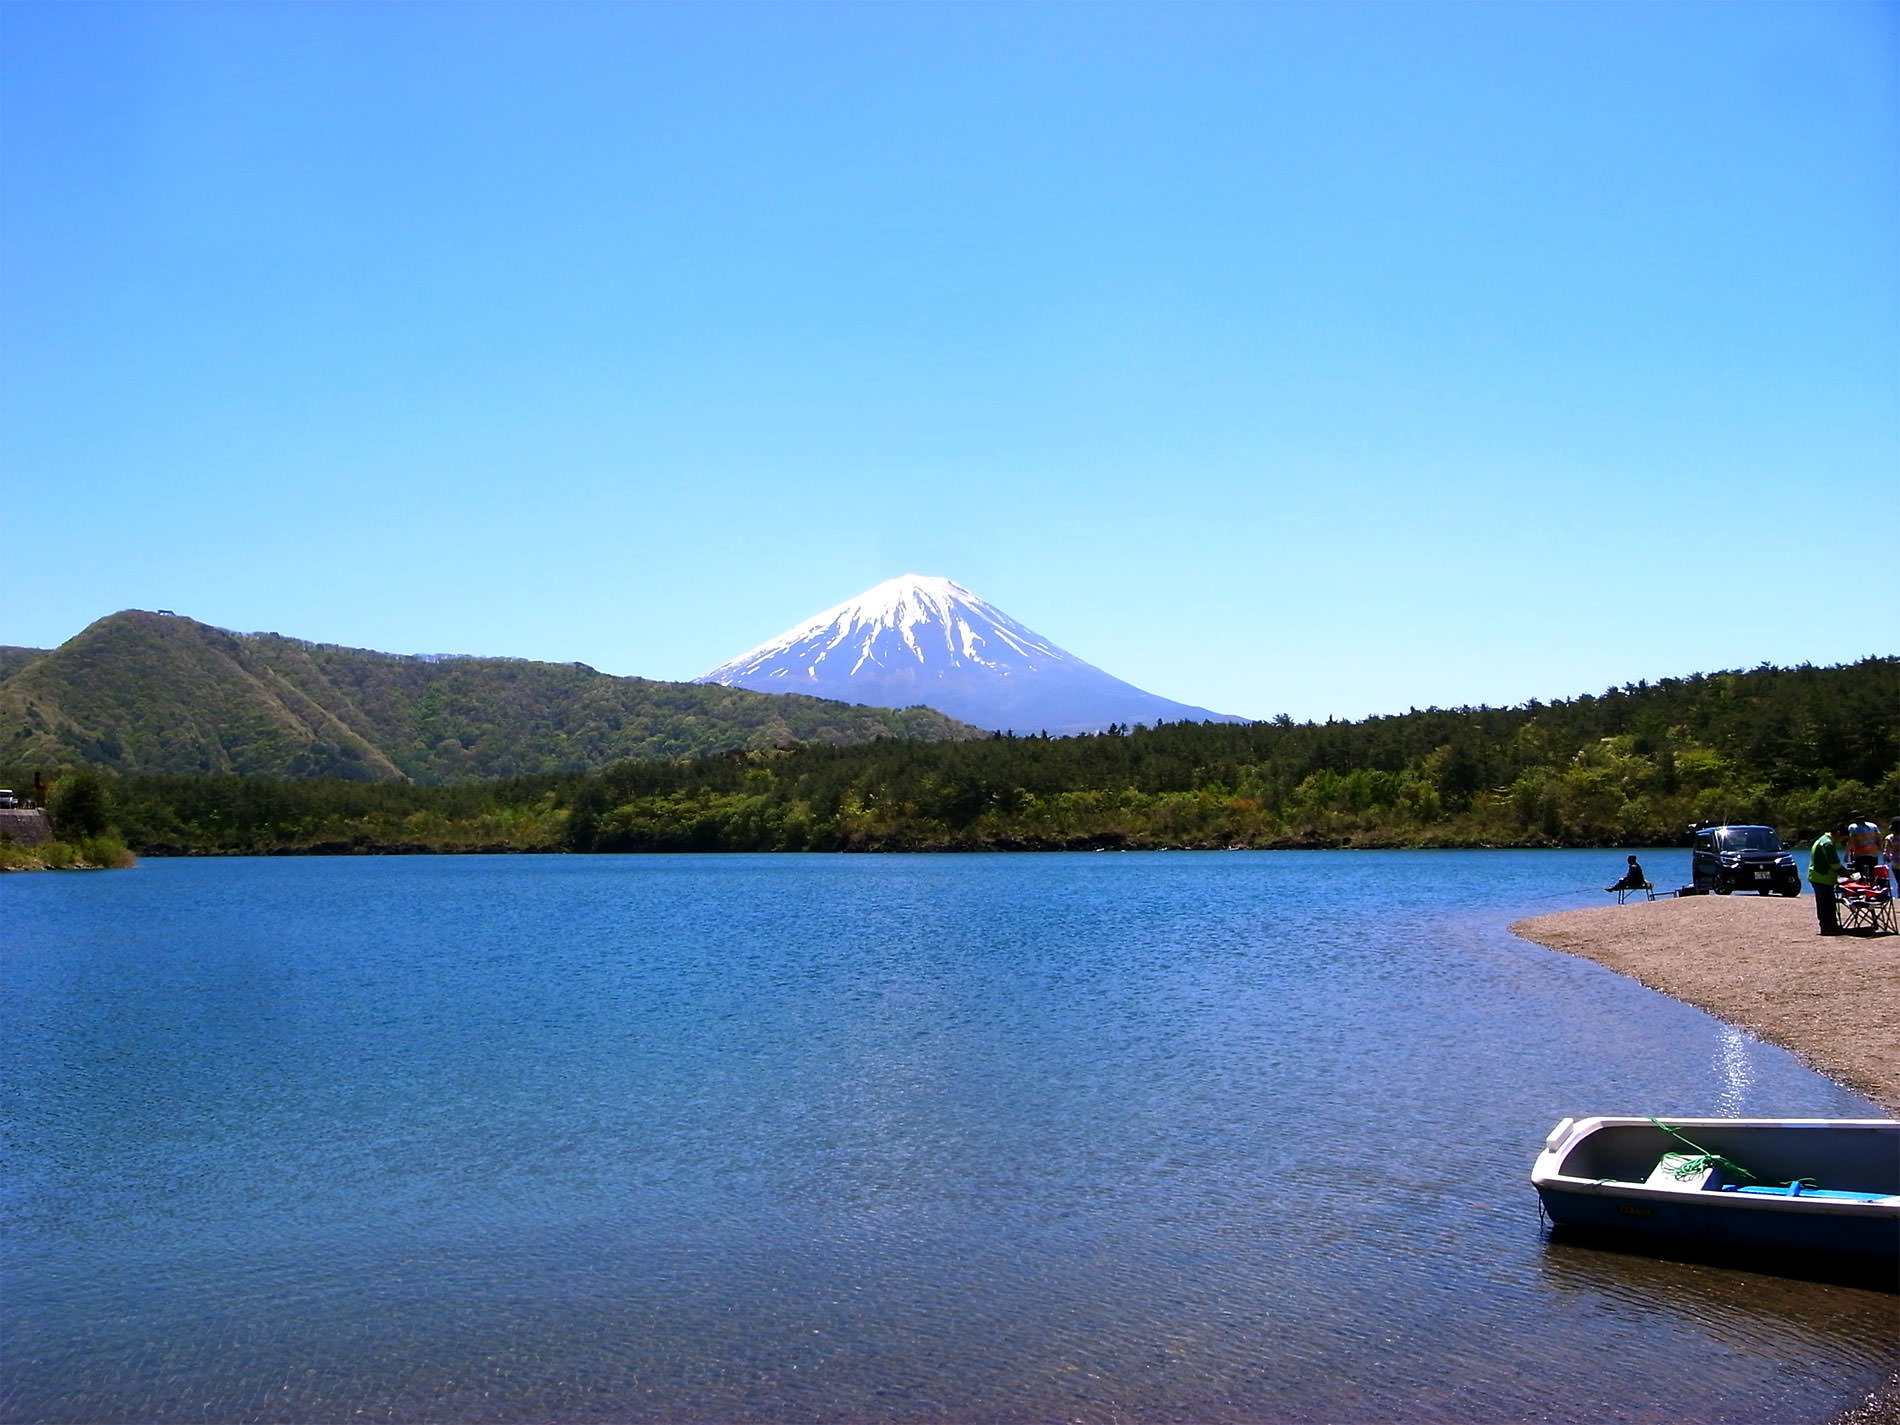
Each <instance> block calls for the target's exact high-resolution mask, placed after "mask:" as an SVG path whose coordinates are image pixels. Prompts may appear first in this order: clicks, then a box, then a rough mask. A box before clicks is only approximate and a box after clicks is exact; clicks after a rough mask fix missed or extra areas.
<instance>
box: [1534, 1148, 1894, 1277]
mask: <svg viewBox="0 0 1900 1425" xmlns="http://www.w3.org/2000/svg"><path fill="white" fill-rule="evenodd" d="M1531 1182H1532V1184H1533V1185H1534V1186H1535V1187H1536V1189H1537V1195H1538V1197H1539V1198H1540V1199H1542V1201H1543V1204H1544V1211H1545V1212H1546V1213H1547V1214H1548V1215H1549V1217H1550V1220H1551V1221H1552V1222H1554V1223H1557V1224H1558V1225H1560V1226H1564V1227H1575V1228H1587V1229H1592V1230H1598V1231H1614V1232H1623V1233H1636V1234H1641V1235H1644V1236H1648V1237H1654V1238H1669V1239H1673V1240H1675V1241H1678V1242H1683V1243H1689V1244H1694V1245H1698V1246H1710V1247H1722V1248H1740V1249H1744V1250H1749V1251H1766V1252H1774V1253H1789V1252H1798V1253H1823V1254H1826V1255H1828V1256H1831V1257H1840V1258H1852V1259H1854V1260H1856V1261H1858V1262H1862V1263H1865V1264H1870V1265H1877V1264H1880V1263H1881V1262H1883V1261H1884V1262H1886V1263H1892V1264H1894V1265H1895V1266H1896V1267H1897V1268H1900V1122H1893V1121H1890V1120H1887V1119H1822V1118H1672V1119H1669V1120H1667V1121H1666V1122H1665V1121H1663V1120H1660V1119H1655V1118H1604V1117H1598V1118H1566V1119H1564V1120H1563V1121H1562V1122H1561V1123H1559V1124H1558V1125H1557V1126H1556V1127H1555V1128H1553V1129H1551V1131H1550V1136H1549V1137H1548V1138H1546V1139H1545V1140H1544V1150H1543V1152H1541V1153H1539V1154H1538V1155H1537V1162H1536V1164H1535V1165H1534V1166H1533V1167H1532V1169H1531Z"/></svg>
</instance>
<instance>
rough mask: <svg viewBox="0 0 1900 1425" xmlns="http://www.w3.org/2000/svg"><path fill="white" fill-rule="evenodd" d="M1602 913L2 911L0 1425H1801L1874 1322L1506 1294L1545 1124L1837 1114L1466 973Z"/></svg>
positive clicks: (1477, 883) (380, 881) (1210, 890)
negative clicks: (1537, 922) (1156, 1424)
mask: <svg viewBox="0 0 1900 1425" xmlns="http://www.w3.org/2000/svg"><path fill="white" fill-rule="evenodd" d="M1672 858H1673V859H1680V860H1681V861H1682V863H1683V864H1682V866H1681V868H1680V878H1681V879H1687V859H1688V858H1687V853H1686V852H1685V853H1664V854H1663V855H1660V856H1653V855H1651V854H1645V856H1644V862H1645V865H1646V866H1649V869H1650V875H1651V879H1652V880H1654V881H1655V882H1656V883H1657V884H1658V885H1667V884H1676V883H1677V881H1676V880H1674V879H1671V877H1673V876H1676V875H1677V874H1678V873H1677V869H1676V868H1675V867H1674V866H1673V864H1672ZM1652 862H1653V864H1652ZM1621 869H1622V854H1621V853H1617V852H1506V851H1492V852H1416V853H1410V852H1313V853H1303V852H1226V853H1222V852H1211V853H1194V854H1188V853H1153V854H1092V855H1091V854H1076V855H1024V856H987V855H984V856H883V857H854V856H727V857H700V856H679V857H643V856H626V857H579V856H573V857H569V856H560V857H473V856H471V857H414V858H406V857H391V858H362V859H356V858H336V859H232V860H173V861H166V860H155V861H148V862H146V863H145V864H144V865H142V866H141V867H139V868H138V869H137V870H134V871H129V872H113V873H100V874H91V875H84V874H65V875H56V874H42V875H16V876H9V877H6V878H5V879H4V880H3V881H0V914H4V924H5V938H4V946H3V948H0V996H3V999H0V1008H3V1010H4V1048H3V1050H0V1052H3V1053H4V1060H3V1061H0V1093H3V1094H4V1098H3V1099H0V1151H3V1152H4V1162H3V1166H4V1181H3V1184H0V1193H3V1194H4V1196H3V1197H0V1207H3V1208H4V1213H5V1222H6V1227H5V1235H4V1243H3V1245H0V1274H3V1275H0V1287H3V1288H4V1290H3V1291H0V1333H3V1334H0V1340H3V1342H4V1373H3V1381H0V1418H3V1419H5V1420H7V1421H72V1422H105V1421H138V1422H167V1421H183V1420H191V1421H200V1422H203V1421H212V1422H237V1421H316V1420H337V1421H342V1420H353V1419H358V1418H364V1419H370V1418H373V1419H376V1420H383V1421H399V1422H401V1421H448V1422H462V1421H471V1422H472V1421H494V1422H525V1421H548V1422H569V1421H628V1422H661V1421H664V1422H680V1421H708V1422H766V1421H770V1422H774V1423H775V1425H785V1422H806V1421H811V1422H816V1421H826V1422H860V1421H862V1422H871V1421H894V1422H939V1421H959V1422H962V1421H985V1422H987V1421H995V1422H1016V1421H1021V1422H1042V1421H1058V1420H1060V1421H1080V1422H1103V1425H1107V1423H1108V1422H1139V1421H1169V1422H1199V1421H1234V1422H1240V1421H1250V1422H1258V1421H1284V1422H1351V1421H1389V1420H1405V1421H1408V1422H1417V1421H1426V1422H1436V1421H1445V1422H1453V1421H1456V1422H1485V1421H1519V1420H1524V1421H1528V1420H1536V1421H1541V1422H1568V1421H1576V1422H1584V1421H1591V1422H1596V1421H1658V1422H1662V1421H1668V1422H1672V1425H1673V1422H1676V1421H1679V1420H1680V1419H1682V1418H1684V1417H1689V1418H1693V1419H1696V1420H1699V1421H1740V1422H1752V1421H1761V1422H1770V1421H1803V1422H1819V1421H1822V1420H1825V1419H1826V1418H1827V1417H1828V1416H1829V1415H1831V1414H1833V1413H1834V1412H1836V1411H1838V1410H1840V1409H1842V1408H1844V1407H1846V1406H1848V1405H1850V1404H1852V1403H1854V1401H1855V1400H1856V1399H1857V1398H1858V1397H1859V1395H1860V1393H1861V1392H1862V1391H1863V1390H1864V1389H1866V1388H1867V1387H1869V1386H1870V1385H1872V1384H1873V1383H1875V1382H1876V1381H1877V1380H1879V1379H1880V1378H1881V1377H1882V1376H1883V1375H1884V1374H1885V1373H1886V1372H1887V1371H1888V1370H1891V1369H1892V1368H1893V1367H1894V1365H1895V1363H1896V1358H1897V1357H1900V1348H1897V1347H1896V1343H1895V1332H1894V1321H1895V1315H1894V1307H1895V1300H1894V1297H1893V1296H1891V1295H1888V1294H1884V1293H1879V1292H1872V1291H1866V1290H1859V1289H1854V1288H1850V1287H1843V1286H1838V1285H1827V1284H1823V1283H1817V1282H1801V1281H1793V1280H1784V1279H1780V1278H1775V1277H1768V1276H1758V1275H1753V1274H1750V1273H1747V1272H1742V1271H1737V1270H1732V1269H1726V1268H1720V1267H1713V1266H1707V1265H1693V1264H1685V1263H1676V1262H1668V1261H1658V1260H1652V1259H1649V1258H1645V1257H1641V1256H1633V1255H1627V1254H1622V1253H1614V1252H1607V1251H1603V1250H1601V1249H1597V1248H1586V1247H1582V1246H1577V1245H1573V1244H1568V1243H1555V1242H1551V1241H1548V1240H1547V1239H1546V1234H1545V1232H1544V1229H1543V1227H1542V1224H1541V1222H1540V1219H1539V1213H1538V1207H1537V1201H1536V1196H1535V1194H1534V1193H1533V1192H1532V1190H1531V1188H1530V1185H1529V1182H1528V1174H1529V1170H1530V1164H1531V1160H1532V1158H1533V1156H1534V1155H1535V1153H1536V1150H1537V1148H1538V1147H1539V1145H1540V1144H1541V1143H1542V1140H1543V1138H1544V1135H1545V1134H1546V1133H1547V1132H1548V1131H1549V1130H1550V1128H1551V1126H1552V1125H1553V1124H1554V1123H1555V1122H1556V1121H1557V1120H1558V1119H1559V1118H1561V1117H1563V1116H1565V1115H1567V1114H1576V1113H1584V1112H1646V1113H1647V1112H1653V1113H1658V1114H1662V1115H1665V1116H1667V1115H1672V1114H1673V1115H1682V1116H1690V1115H1761V1114H1789V1115H1793V1114H1799V1115H1810V1116H1832V1117H1878V1116H1882V1115H1880V1113H1879V1112H1878V1110H1877V1109H1875V1108H1874V1107H1873V1106H1872V1105H1870V1104H1869V1103H1867V1102H1866V1101H1865V1100H1864V1099H1862V1098H1861V1097H1859V1096H1858V1095H1856V1094H1854V1093H1852V1092H1850V1091H1848V1090H1846V1089H1844V1088H1841V1087H1839V1086H1838V1085H1835V1084H1833V1083H1831V1082H1830V1081H1828V1080H1827V1079H1824V1078H1822V1077H1820V1076H1818V1075H1816V1074H1814V1073H1812V1072H1810V1071H1808V1070H1806V1069H1804V1068H1803V1067H1801V1066H1800V1065H1799V1064H1798V1063H1797V1062H1795V1061H1794V1060H1793V1059H1792V1058H1791V1057H1790V1056H1788V1055H1787V1054H1785V1053H1783V1052H1781V1051H1780V1050H1776V1049H1772V1048H1769V1047H1766V1046H1763V1045H1761V1044H1759V1043H1757V1042H1755V1041H1754V1040H1752V1039H1750V1038H1748V1037H1747V1036H1745V1035H1743V1034H1741V1033H1739V1032H1736V1031H1734V1030H1731V1029H1728V1028H1725V1027H1724V1026H1722V1025H1721V1024H1719V1023H1717V1022H1715V1021H1714V1020H1712V1019H1710V1018H1708V1017H1707V1016H1705V1015H1703V1014H1701V1013H1700V1012H1698V1011H1695V1010H1692V1009H1689V1008H1687V1007H1685V1006H1683V1005H1680V1004H1677V1003H1675V1002H1673V1001H1670V1000H1668V999H1665V998H1663V997H1661V996H1659V995H1655V994H1652V993H1650V992H1649V991H1647V990H1644V989H1642V988H1641V987H1640V986H1638V985H1636V984H1634V983H1632V982H1630V981H1627V980H1624V979H1621V978H1619V977H1617V976H1615V975H1612V974H1610V973H1608V972H1607V971H1604V970H1602V969H1600V968H1599V967H1597V966H1595V965H1593V964H1591V963H1589V962H1586V961H1583V960H1579V959H1575V958H1572V957H1568V956H1563V955H1559V954H1555V953H1553V952H1550V951H1547V950H1544V949H1542V948H1540V947H1538V946H1534V945H1530V944H1527V943H1525V942H1523V941H1520V940H1517V939H1515V938H1514V937H1512V936H1511V935H1509V934H1508V933H1507V931H1506V930H1505V926H1506V925H1507V924H1508V923H1509V922H1510V921H1512V920H1513V919H1516V918H1519V917H1521V916H1524V915H1530V914H1537V913H1540V912H1543V911H1548V910H1559V909H1565V908H1568V907H1571V906H1578V905H1594V904H1602V903H1604V902H1605V901H1607V900H1608V897H1606V896H1605V895H1604V894H1603V892H1602V890H1601V889H1600V887H1601V886H1603V885H1604V884H1607V883H1608V882H1609V881H1610V880H1612V879H1614V877H1615V876H1616V875H1617V874H1618V873H1619V872H1620V870H1621Z"/></svg>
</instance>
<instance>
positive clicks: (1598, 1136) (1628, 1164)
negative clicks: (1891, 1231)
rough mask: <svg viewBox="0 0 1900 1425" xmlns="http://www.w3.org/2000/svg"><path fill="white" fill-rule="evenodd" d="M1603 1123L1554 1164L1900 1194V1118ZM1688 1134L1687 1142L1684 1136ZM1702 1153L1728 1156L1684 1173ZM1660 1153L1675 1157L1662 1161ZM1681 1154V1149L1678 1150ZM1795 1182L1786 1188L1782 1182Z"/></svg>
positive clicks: (1676, 1181) (1763, 1187)
mask: <svg viewBox="0 0 1900 1425" xmlns="http://www.w3.org/2000/svg"><path fill="white" fill-rule="evenodd" d="M1670 1127H1672V1128H1674V1129H1676V1131H1677V1133H1678V1134H1680V1135H1681V1136H1680V1137H1678V1136H1675V1135H1672V1134H1670V1133H1666V1132H1664V1131H1663V1130H1662V1129H1661V1128H1658V1127H1656V1126H1655V1125H1654V1124H1652V1123H1631V1124H1607V1125H1605V1126H1603V1127H1601V1128H1598V1129H1597V1130H1596V1131H1595V1132H1593V1133H1590V1134H1587V1135H1585V1136H1584V1137H1583V1138H1581V1139H1579V1140H1578V1141H1576V1142H1575V1143H1573V1144H1572V1145H1571V1146H1570V1149H1569V1151H1568V1152H1566V1153H1565V1155H1564V1159H1563V1162H1562V1165H1561V1167H1560V1169H1559V1171H1560V1172H1561V1173H1562V1175H1563V1176H1565V1177H1570V1178H1585V1179H1589V1180H1593V1181H1606V1180H1607V1181H1611V1182H1628V1183H1645V1184H1648V1185H1650V1186H1679V1187H1702V1188H1706V1189H1711V1190H1727V1191H1741V1192H1750V1193H1757V1192H1766V1193H1776V1194H1779V1195H1783V1196H1788V1195H1808V1196H1828V1197H1842V1196H1849V1195H1851V1196H1854V1197H1865V1198H1880V1197H1886V1196H1890V1195H1893V1194H1900V1124H1895V1123H1869V1124H1867V1125H1865V1126H1858V1125H1856V1126H1846V1125H1842V1124H1838V1123H1834V1124H1812V1125H1803V1124H1775V1125H1749V1126H1745V1127H1744V1126H1741V1125H1736V1124H1698V1123H1694V1122H1680V1123H1671V1124H1670ZM1685 1140H1686V1141H1685ZM1703 1154H1708V1155H1713V1156H1715V1157H1719V1158H1721V1159H1724V1160H1726V1161H1725V1163H1720V1164H1710V1165H1706V1166H1703V1167H1700V1168H1699V1169H1698V1170H1697V1171H1695V1172H1692V1173H1690V1174H1688V1175H1686V1176H1685V1175H1682V1174H1679V1173H1678V1172H1677V1169H1679V1168H1682V1167H1684V1166H1686V1159H1693V1158H1696V1157H1699V1156H1701V1155H1703ZM1665 1155H1669V1156H1670V1157H1671V1158H1672V1159H1673V1161H1671V1162H1670V1163H1668V1164H1665V1163H1664V1157H1665ZM1677 1155H1681V1156H1677ZM1789 1183H1795V1184H1797V1186H1796V1187H1795V1188H1794V1189H1793V1190H1792V1192H1791V1191H1790V1189H1789V1188H1788V1187H1787V1186H1785V1185H1786V1184H1789Z"/></svg>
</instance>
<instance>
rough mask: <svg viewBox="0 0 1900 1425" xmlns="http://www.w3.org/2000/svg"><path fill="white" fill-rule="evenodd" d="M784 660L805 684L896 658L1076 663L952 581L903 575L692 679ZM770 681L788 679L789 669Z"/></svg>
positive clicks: (734, 679) (1010, 665)
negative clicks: (794, 661)
mask: <svg viewBox="0 0 1900 1425" xmlns="http://www.w3.org/2000/svg"><path fill="white" fill-rule="evenodd" d="M787 655H796V656H797V657H798V659H799V662H800V665H801V666H802V667H803V669H804V674H803V676H804V678H805V679H806V680H808V681H817V680H818V679H819V678H820V677H821V674H822V673H823V672H843V673H845V674H846V675H847V676H849V675H851V674H855V673H857V672H859V671H860V670H861V669H863V668H864V667H865V666H866V665H867V664H881V665H889V664H891V663H893V662H900V661H914V662H916V663H918V664H930V663H935V662H942V661H945V660H947V662H948V663H949V664H950V665H952V666H955V665H959V664H972V665H975V666H977V667H982V668H990V669H995V670H998V671H1003V672H1008V671H1012V670H1021V671H1028V670H1030V669H1033V668H1035V667H1037V666H1044V665H1047V664H1049V663H1056V662H1078V661H1080V660H1077V659H1075V658H1073V657H1072V655H1070V654H1067V653H1064V652H1063V651H1062V650H1061V649H1060V648H1057V647H1056V646H1055V645H1054V644H1053V643H1050V642H1049V641H1048V640H1047V639H1045V638H1043V637H1042V636H1041V635H1039V634H1037V633H1035V632H1034V631H1032V630H1031V629H1028V628H1025V627H1024V626H1023V625H1022V624H1019V623H1017V622H1016V620H1014V619H1012V618H1011V617H1010V616H1009V615H1008V614H1006V613H1004V612H1003V611H1002V610H1001V609H999V608H996V607H995V606H994V605H992V604H988V603H985V602H984V601H983V600H982V599H980V598H978V597H977V596H976V595H975V594H973V593H971V592H970V591H969V590H968V589H966V588H964V587H963V585H961V584H959V583H957V582H956V581H954V580H952V579H944V578H939V577H937V576H935V575H930V574H903V575H900V576H898V577H897V578H895V579H886V580H885V581H884V582H883V583H882V584H878V585H876V586H875V587H873V588H870V589H866V590H865V591H864V592H863V593H862V594H859V595H858V596H857V597H856V598H852V599H846V600H845V601H844V602H843V603H841V604H837V605H834V606H833V607H831V608H828V609H826V610H825V611H824V612H823V613H819V614H814V615H813V616H812V617H811V618H809V619H807V620H805V622H803V623H801V624H798V625H795V626H794V627H792V628H789V629H787V630H786V631H785V632H784V633H781V634H780V635H779V636H778V637H777V638H772V639H768V640H767V641H766V642H764V643H761V644H760V645H759V646H758V647H756V648H752V649H748V650H747V651H746V652H744V653H742V654H740V655H739V656H738V657H737V658H734V659H731V660H730V661H728V662H726V663H722V664H720V665H719V667H717V668H715V669H713V670H712V671H711V672H710V673H705V674H702V675H701V676H700V677H699V678H698V679H697V680H696V681H698V682H701V683H727V684H735V683H740V682H744V681H746V680H748V679H750V678H753V677H755V676H757V675H759V674H760V673H762V672H764V671H765V669H766V668H767V666H768V665H770V664H773V663H774V662H776V661H777V660H780V659H783V658H785V657H786V656H787ZM827 665H830V666H829V667H827ZM771 676H773V677H774V678H784V679H788V680H790V673H789V670H783V669H782V670H780V671H778V672H776V673H774V674H772V675H771ZM791 682H792V686H793V687H795V686H796V681H795V680H791ZM748 685H749V684H748ZM780 686H782V687H783V686H785V685H784V684H780ZM787 690H788V691H789V690H790V689H789V688H788V689H787Z"/></svg>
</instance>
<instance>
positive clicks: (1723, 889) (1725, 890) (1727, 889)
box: [1715, 885, 1735, 896]
mask: <svg viewBox="0 0 1900 1425" xmlns="http://www.w3.org/2000/svg"><path fill="white" fill-rule="evenodd" d="M1734 889H1735V887H1733V886H1724V885H1717V886H1716V887H1715V893H1716V894H1717V895H1718V896H1725V895H1728V894H1730V893H1731V892H1733V891H1734Z"/></svg>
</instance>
